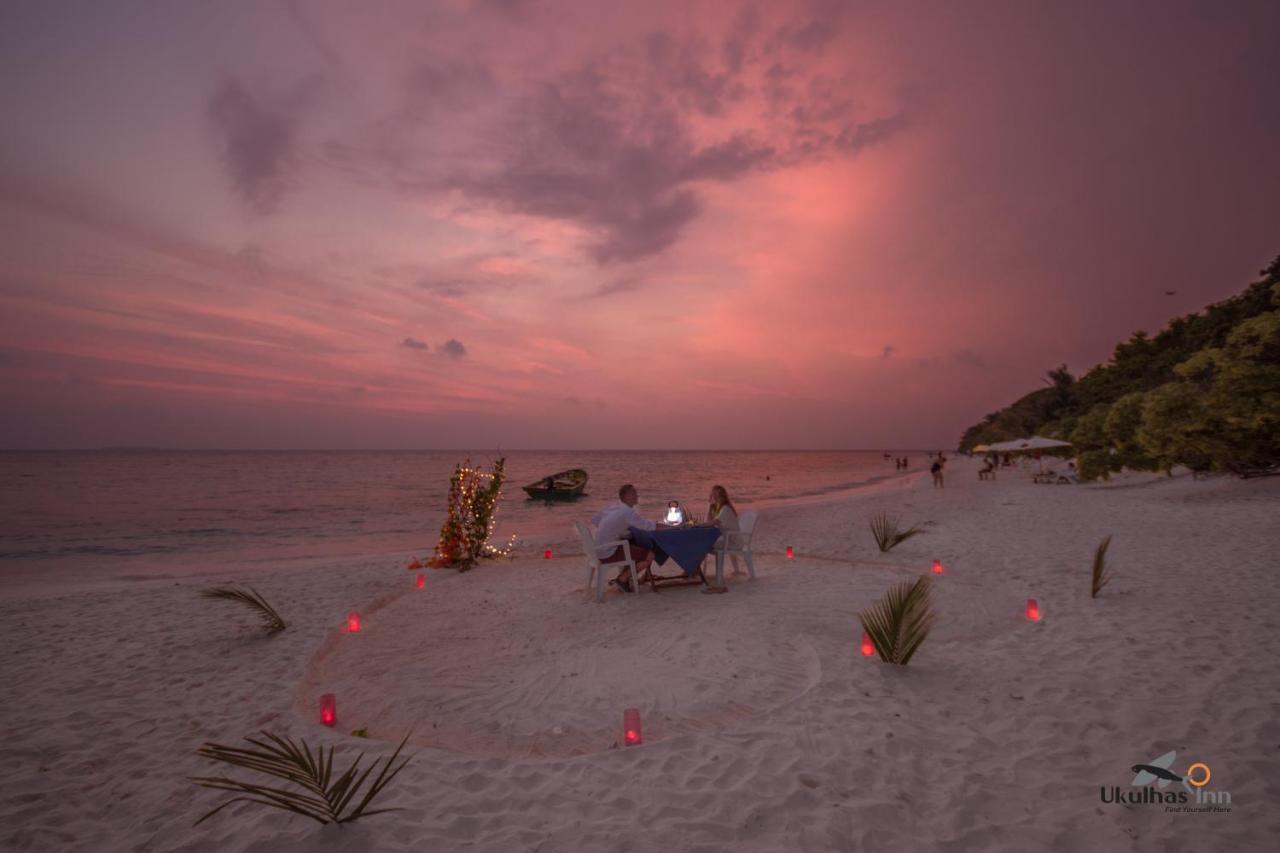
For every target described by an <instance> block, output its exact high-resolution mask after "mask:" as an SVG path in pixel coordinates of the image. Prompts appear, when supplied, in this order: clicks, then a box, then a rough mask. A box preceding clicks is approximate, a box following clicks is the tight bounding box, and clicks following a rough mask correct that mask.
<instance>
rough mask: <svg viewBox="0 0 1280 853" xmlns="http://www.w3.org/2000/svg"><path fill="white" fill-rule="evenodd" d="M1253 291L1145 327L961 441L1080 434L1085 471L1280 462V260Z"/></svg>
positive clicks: (1060, 372) (1056, 375) (1050, 378)
mask: <svg viewBox="0 0 1280 853" xmlns="http://www.w3.org/2000/svg"><path fill="white" fill-rule="evenodd" d="M1262 276H1263V278H1262V279H1261V280H1260V281H1257V282H1255V283H1254V284H1252V285H1250V286H1249V287H1248V288H1247V289H1246V290H1245V291H1244V292H1243V293H1241V294H1240V295H1238V296H1234V297H1232V298H1230V299H1227V300H1225V301H1223V302H1219V303H1217V304H1215V305H1210V306H1209V307H1208V308H1206V309H1205V310H1204V311H1201V312H1199V313H1196V314H1188V315H1187V316H1185V317H1180V318H1178V319H1175V320H1173V321H1172V322H1170V323H1169V325H1168V327H1167V328H1165V329H1164V330H1163V331H1161V332H1160V333H1159V334H1157V335H1156V336H1155V337H1148V336H1147V334H1146V333H1145V332H1138V333H1136V334H1135V335H1134V336H1133V337H1132V338H1130V339H1129V340H1127V341H1125V342H1123V343H1121V344H1119V345H1118V346H1117V347H1116V350H1115V353H1114V354H1113V355H1112V356H1111V360H1110V361H1108V362H1107V363H1106V364H1102V365H1098V366H1097V367H1095V368H1093V369H1092V370H1090V371H1089V372H1088V373H1086V374H1085V375H1084V376H1082V377H1080V378H1079V379H1076V378H1075V377H1073V376H1072V375H1071V373H1069V372H1068V371H1067V369H1066V366H1065V365H1063V366H1062V367H1059V368H1058V369H1057V370H1051V371H1049V373H1048V375H1047V378H1046V380H1045V381H1046V384H1047V385H1048V387H1047V388H1041V389H1040V390H1038V391H1033V392H1031V393H1030V394H1027V395H1026V396H1024V397H1022V398H1021V399H1019V400H1017V401H1015V402H1014V403H1013V404H1012V405H1010V406H1009V407H1007V408H1005V409H1002V410H1000V411H998V412H994V413H992V414H990V415H987V416H986V417H985V418H984V419H983V420H982V422H981V423H979V424H975V425H974V426H972V427H970V428H969V429H968V430H966V431H965V434H964V436H963V438H961V440H960V448H961V449H962V450H968V449H971V448H972V447H974V445H978V444H990V443H992V442H997V441H1008V440H1010V439H1014V438H1023V437H1027V436H1031V435H1043V436H1048V437H1051V438H1060V439H1064V440H1066V441H1070V442H1072V444H1073V445H1074V446H1075V450H1076V452H1077V454H1078V458H1079V460H1080V474H1081V476H1082V477H1084V478H1086V479H1093V478H1096V477H1106V476H1107V475H1108V474H1110V472H1112V471H1119V470H1120V469H1122V468H1131V469H1139V470H1166V471H1167V470H1169V469H1170V468H1172V467H1173V466H1174V465H1179V464H1181V465H1187V466H1189V467H1191V468H1193V469H1195V470H1202V471H1223V470H1243V469H1248V468H1258V467H1269V466H1275V465H1277V464H1280V257H1277V258H1276V260H1275V261H1273V262H1272V264H1271V266H1270V267H1268V268H1267V269H1265V270H1263V271H1262Z"/></svg>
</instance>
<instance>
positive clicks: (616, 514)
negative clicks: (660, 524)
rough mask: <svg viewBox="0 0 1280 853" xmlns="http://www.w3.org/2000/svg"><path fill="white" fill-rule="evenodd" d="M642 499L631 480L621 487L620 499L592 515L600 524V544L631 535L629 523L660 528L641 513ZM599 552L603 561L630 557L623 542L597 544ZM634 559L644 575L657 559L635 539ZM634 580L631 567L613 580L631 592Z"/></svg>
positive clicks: (597, 526)
mask: <svg viewBox="0 0 1280 853" xmlns="http://www.w3.org/2000/svg"><path fill="white" fill-rule="evenodd" d="M638 503H640V495H639V493H638V492H637V491H636V487H635V486H633V485H631V484H630V483H627V484H626V485H625V486H623V487H622V488H620V489H618V500H617V501H615V502H613V503H611V504H609V505H608V506H607V507H605V508H604V509H602V510H600V511H599V512H597V513H596V514H595V515H594V516H592V518H591V523H592V524H594V525H595V526H596V544H597V545H599V544H600V543H602V542H616V541H618V540H619V539H628V538H630V533H629V532H628V530H627V528H629V527H637V528H639V529H641V530H654V529H656V528H657V524H655V523H654V522H652V521H650V520H649V519H647V518H643V517H641V515H640V513H638V512H636V504H638ZM596 556H597V557H599V558H600V562H601V563H620V562H622V561H623V560H625V559H626V555H625V554H624V553H623V550H622V546H621V545H615V546H613V547H612V548H610V547H607V546H606V547H602V548H596ZM631 559H632V560H634V561H635V564H636V571H637V572H639V573H640V575H641V576H643V575H644V573H645V572H647V571H648V570H649V566H650V565H652V563H653V554H652V553H650V551H649V549H648V548H642V547H640V546H639V545H636V544H635V543H634V542H633V543H632V544H631ZM632 580H633V578H632V577H631V569H630V568H629V567H627V568H624V569H623V570H622V571H620V572H618V576H617V577H616V578H614V580H613V582H614V583H615V584H617V586H618V588H619V589H621V590H622V591H624V592H631V582H632Z"/></svg>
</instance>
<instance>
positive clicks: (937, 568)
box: [933, 560, 942, 575]
mask: <svg viewBox="0 0 1280 853" xmlns="http://www.w3.org/2000/svg"><path fill="white" fill-rule="evenodd" d="M933 573H934V574H935V575H940V574H942V561H941V560H934V561H933Z"/></svg>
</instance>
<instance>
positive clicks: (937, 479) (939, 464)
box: [929, 451, 947, 489]
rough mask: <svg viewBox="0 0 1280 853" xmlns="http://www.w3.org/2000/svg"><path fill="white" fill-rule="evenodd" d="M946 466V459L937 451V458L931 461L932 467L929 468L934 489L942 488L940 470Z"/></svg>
mask: <svg viewBox="0 0 1280 853" xmlns="http://www.w3.org/2000/svg"><path fill="white" fill-rule="evenodd" d="M946 464H947V457H945V456H943V455H942V453H941V451H939V453H938V458H937V459H935V460H933V465H932V466H931V467H930V468H929V473H931V474H933V487H934V488H935V489H941V488H943V482H942V469H943V468H944V467H945V466H946Z"/></svg>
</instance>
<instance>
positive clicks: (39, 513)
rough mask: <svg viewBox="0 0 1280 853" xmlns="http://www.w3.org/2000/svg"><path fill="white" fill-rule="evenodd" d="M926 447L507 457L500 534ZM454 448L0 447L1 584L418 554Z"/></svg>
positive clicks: (848, 470)
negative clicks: (624, 488)
mask: <svg viewBox="0 0 1280 853" xmlns="http://www.w3.org/2000/svg"><path fill="white" fill-rule="evenodd" d="M884 452H889V453H890V454H891V455H907V456H909V457H911V463H912V464H911V467H912V469H913V470H916V469H919V468H921V467H924V466H925V463H926V461H927V460H926V454H925V453H924V452H921V451H896V452H895V451H831V452H825V451H811V452H810V451H747V452H740V451H681V452H655V451H582V452H572V451H512V452H509V453H507V454H506V468H507V483H506V485H505V486H504V488H503V497H502V500H501V502H500V504H499V511H498V524H497V530H496V534H497V535H496V537H495V539H497V540H498V541H499V542H502V541H505V540H506V538H507V537H508V536H510V535H512V534H514V535H515V536H517V537H518V540H519V542H520V545H521V546H522V547H536V546H539V545H540V544H541V543H543V542H551V541H564V540H567V539H569V538H570V536H571V530H570V525H571V522H572V521H573V520H574V519H575V518H586V517H588V516H590V515H591V514H592V513H593V512H594V511H595V510H596V509H597V508H599V507H600V506H602V505H604V504H606V503H608V502H609V501H611V500H614V499H615V498H616V496H617V490H618V486H620V485H621V484H623V483H626V482H630V483H634V484H635V485H636V487H637V488H638V490H639V492H640V500H641V504H640V506H639V509H640V511H641V512H643V513H646V514H649V515H652V516H653V517H658V516H659V515H660V514H661V511H662V510H663V509H664V508H665V506H666V502H667V501H668V500H671V499H675V500H680V501H681V502H683V503H686V504H687V505H688V506H689V507H691V508H693V509H694V510H695V511H697V512H699V513H703V512H705V511H706V501H707V494H708V492H709V491H710V489H711V486H712V485H714V484H716V483H719V484H721V485H723V486H725V487H726V488H727V489H728V491H729V494H730V495H731V496H732V498H733V500H734V503H735V504H737V505H738V506H740V507H744V506H750V505H762V504H767V503H771V502H778V501H783V500H786V499H789V498H796V497H803V496H812V495H823V494H827V493H834V492H840V491H846V490H849V489H853V488H857V487H860V486H864V485H867V484H869V483H874V482H876V481H878V480H881V479H884V478H886V477H892V476H894V475H896V474H898V473H899V472H897V471H896V470H895V469H894V465H893V462H892V460H890V459H885V458H884V457H883V453H884ZM468 456H470V458H471V459H472V460H473V461H474V462H475V463H478V464H481V465H487V464H489V463H490V462H491V460H492V458H493V456H494V454H492V453H485V452H474V453H471V454H468V453H466V452H461V451H331V452H322V451H253V452H241V451H159V450H100V451H75V452H64V451H42V452H22V451H7V452H0V579H2V578H4V577H5V576H9V577H16V576H18V575H25V576H30V575H31V574H41V575H42V574H45V573H48V572H59V571H68V570H75V571H76V574H78V575H94V574H98V573H105V574H109V575H111V574H114V575H118V574H121V573H128V572H130V571H135V570H137V571H141V572H155V571H156V569H157V567H160V568H164V567H169V568H171V569H179V568H192V567H211V566H218V565H227V564H230V563H263V564H266V565H270V564H271V563H272V562H273V561H284V560H289V561H293V560H297V559H308V558H317V557H330V556H342V555H348V554H350V555H357V554H359V555H365V554H380V553H396V552H403V553H416V554H418V555H419V556H422V557H424V558H426V557H429V556H430V555H431V552H432V547H433V545H434V543H435V541H436V538H437V535H438V533H439V529H440V524H441V521H442V520H443V518H444V515H445V506H446V499H447V495H448V487H449V477H450V475H451V474H452V473H453V470H454V466H455V465H456V464H457V463H458V462H460V461H461V460H463V459H465V458H467V457H468ZM567 468H585V469H586V470H587V471H588V473H589V474H590V481H589V482H588V484H587V489H586V492H587V494H586V496H584V497H583V498H581V499H580V500H578V501H575V502H570V503H563V502H555V503H545V502H541V501H533V500H528V499H527V498H526V497H525V494H524V492H523V491H521V489H520V486H522V485H525V484H527V483H531V482H534V481H536V480H538V479H540V478H542V477H545V476H546V475H548V474H553V473H555V472H557V471H561V470H564V469H567Z"/></svg>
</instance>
